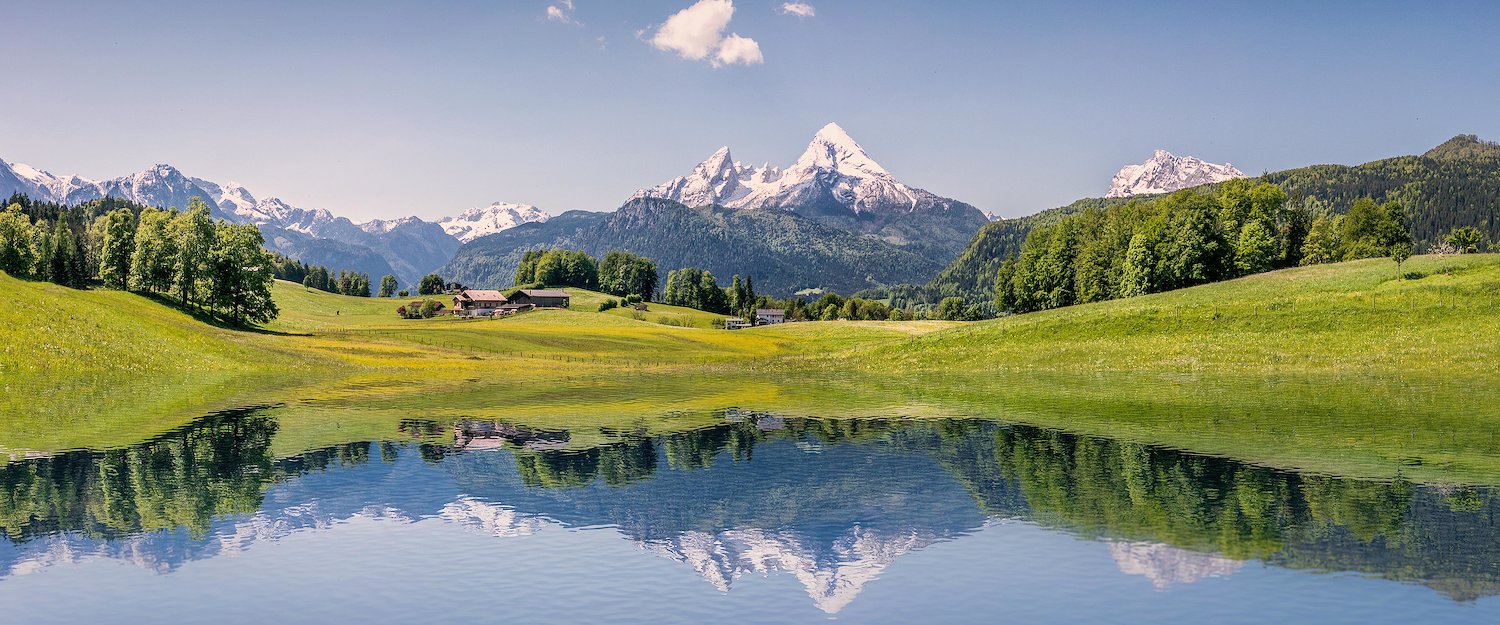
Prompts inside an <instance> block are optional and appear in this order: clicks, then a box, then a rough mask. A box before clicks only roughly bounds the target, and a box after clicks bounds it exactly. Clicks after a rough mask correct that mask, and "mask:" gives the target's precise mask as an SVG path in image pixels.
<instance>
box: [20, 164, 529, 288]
mask: <svg viewBox="0 0 1500 625" xmlns="http://www.w3.org/2000/svg"><path fill="white" fill-rule="evenodd" d="M13 193H22V194H25V195H26V196H28V197H31V198H33V199H36V200H40V201H46V202H56V203H59V204H81V203H83V202H87V201H90V200H96V199H99V198H102V197H116V198H121V199H126V200H130V201H132V202H135V203H137V204H143V205H146V206H157V207H171V208H179V209H182V208H186V207H187V205H188V201H189V200H190V199H192V198H193V197H199V198H202V199H203V200H204V201H205V202H207V203H208V204H209V206H210V209H211V211H212V213H213V216H214V217H216V218H219V219H224V220H227V221H231V222H235V223H249V224H255V225H256V226H258V227H260V229H261V231H262V232H263V233H264V234H265V238H266V247H267V248H269V249H272V250H276V251H278V252H281V253H283V254H286V255H288V256H291V257H294V258H298V259H300V260H302V261H304V262H306V263H309V264H317V265H324V266H327V267H330V268H333V269H351V270H354V271H359V272H363V273H367V274H370V275H371V276H373V277H378V276H381V275H385V274H387V273H393V274H394V275H395V276H396V277H397V279H398V280H399V281H400V282H401V283H402V284H403V285H408V286H410V285H414V284H416V282H417V281H418V280H420V279H421V277H422V276H423V275H426V274H427V273H429V272H431V271H433V270H435V269H437V268H439V267H441V266H443V265H444V264H445V263H447V262H448V261H449V260H451V259H452V258H453V255H454V253H455V252H457V250H458V248H459V246H460V245H461V244H462V243H461V241H460V238H461V237H460V236H456V235H454V234H449V232H450V231H457V232H458V233H459V234H460V235H462V237H463V240H464V241H467V240H470V239H473V238H477V237H480V236H483V235H485V234H491V233H494V232H499V231H501V230H505V229H507V228H511V227H514V226H516V225H519V224H522V223H526V222H532V221H545V220H546V219H547V217H548V216H547V214H546V213H543V212H541V211H540V210H538V209H537V208H536V207H534V206H530V205H525V204H504V203H499V202H497V203H495V204H492V205H490V206H488V207H479V208H471V209H469V210H467V211H465V212H464V213H463V214H461V215H459V216H458V217H450V218H447V219H444V220H443V221H442V222H441V223H442V225H441V226H440V225H439V223H434V222H428V221H423V220H421V219H419V218H417V217H402V218H399V219H389V220H387V219H376V220H372V221H369V222H365V223H358V224H357V223H355V222H353V221H351V220H349V219H348V218H345V217H340V216H338V215H335V214H333V213H332V212H330V211H328V210H326V209H321V208H303V207H300V206H295V205H293V204H291V203H289V202H287V201H285V200H283V199H281V198H278V197H257V196H256V195H255V194H254V193H251V192H250V190H249V189H247V188H245V187H244V186H243V185H241V184H239V183H238V182H232V181H231V182H228V183H223V184H221V183H218V182H214V181H211V180H206V179H203V178H193V177H188V176H186V175H184V174H183V173H182V172H181V171H179V170H178V169H177V168H175V167H172V166H171V165H165V164H162V165H155V166H153V167H151V168H150V169H146V170H144V171H140V172H137V173H134V174H131V175H128V176H121V177H119V178H114V179H110V180H102V181H101V180H91V179H88V178H83V177H81V176H66V177H63V176H56V175H53V174H51V173H49V172H47V171H45V170H42V169H39V168H36V167H32V166H30V165H26V164H23V163H8V162H6V161H3V160H0V198H4V197H9V196H10V195H11V194H13Z"/></svg>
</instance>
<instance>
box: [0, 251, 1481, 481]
mask: <svg viewBox="0 0 1500 625" xmlns="http://www.w3.org/2000/svg"><path fill="white" fill-rule="evenodd" d="M1404 269H1405V271H1407V272H1409V273H1411V274H1413V276H1414V278H1413V279H1405V280H1399V281H1398V280H1396V279H1395V277H1394V270H1395V266H1394V263H1391V262H1390V261H1388V260H1383V259H1374V260H1366V261H1357V262H1351V263H1344V264H1338V265H1324V266H1316V267H1306V268H1299V269H1291V270H1285V271H1279V272H1273V273H1268V274H1262V275H1257V276H1253V277H1249V278H1243V279H1239V280H1234V281H1229V282H1223V283H1217V284H1211V285H1205V286H1201V287H1196V288H1192V289H1184V290H1181V291H1175V292H1170V293H1162V294H1157V295H1151V296H1145V297H1139V298H1133V299H1125V300H1115V301H1110V302H1103V303H1098V304H1088V305H1082V306H1076V307H1072V308H1069V309H1064V310H1054V311H1047V312H1041V313H1034V314H1028V315H1020V316H1015V317H1009V318H1003V319H997V320H992V321H986V322H977V323H957V322H907V323H884V322H816V323H800V324H786V325H781V326H771V327H761V328H754V329H750V330H743V331H735V332H729V331H722V330H712V329H706V328H702V327H682V326H678V325H671V324H663V323H653V322H652V321H650V320H637V319H633V318H631V317H630V316H629V313H628V312H626V311H617V312H616V313H611V314H600V313H596V312H591V308H592V307H590V306H588V305H589V304H591V303H592V304H593V305H594V306H597V301H599V300H602V298H603V296H602V295H599V294H596V293H589V292H575V293H574V297H575V300H574V301H575V310H541V311H535V312H532V313H527V314H522V315H518V316H516V317H513V318H506V319H498V320H480V321H461V320H456V319H452V318H437V319H428V320H405V319H399V318H397V317H396V316H395V314H394V307H395V305H397V304H399V303H400V302H399V301H396V300H377V299H368V298H349V297H343V296H337V295H331V294H327V293H322V292H309V291H307V290H306V289H303V288H302V287H301V286H299V285H293V284H289V283H278V284H277V285H276V286H275V291H274V293H275V296H276V299H277V301H278V302H279V303H280V305H281V307H282V309H283V316H282V318H280V319H278V320H277V321H276V322H274V323H272V324H271V325H270V327H269V328H268V329H267V331H265V332H239V331H232V330H227V329H222V328H216V327H213V326H209V325H206V324H203V323H200V322H199V321H197V320H195V319H194V318H193V317H191V316H190V315H187V314H184V313H181V312H179V311H176V310H174V309H172V308H170V307H168V306H165V305H163V304H160V303H158V302H155V301H152V300H149V299H146V298H142V297H139V296H135V295H130V294H124V293H116V292H107V291H82V292H80V291H72V290H68V289H62V288H59V287H55V286H52V285H47V284H42V283H33V282H24V281H19V280H14V279H11V278H8V277H3V276H0V290H3V292H5V293H7V295H8V299H9V300H11V301H12V302H13V303H12V305H10V306H8V307H5V308H3V309H0V329H3V331H4V332H5V333H6V335H5V337H4V338H5V339H6V340H7V345H8V348H7V349H6V350H5V351H4V352H0V363H3V364H4V368H3V369H0V376H3V383H4V385H5V388H6V390H7V392H6V393H5V395H4V397H3V398H0V415H4V416H5V418H3V419H0V459H3V457H5V456H6V455H7V453H26V450H43V451H47V450H58V449H66V448H70V447H78V446H89V447H101V446H114V445H120V444H127V443H130V442H134V441H138V440H141V439H143V438H145V437H147V436H149V435H150V434H152V433H154V432H160V431H162V430H163V429H166V428H170V427H173V426H176V425H181V424H183V423H186V422H188V421H190V420H191V419H193V418H196V417H198V416H201V415H202V414H204V413H205V412H209V411H212V410H216V409H222V408H230V407H237V406H245V405H257V404H263V405H276V406H279V408H277V409H276V410H277V414H278V415H279V416H278V420H279V422H280V423H281V424H282V427H283V428H284V430H283V432H282V433H281V434H278V441H277V446H278V449H282V450H284V451H285V452H286V453H292V452H295V451H297V450H300V449H306V448H311V447H317V446H322V445H327V444H333V443H338V442H347V441H354V440H369V439H371V438H380V437H389V436H395V435H397V433H398V432H401V431H404V430H400V429H399V428H401V427H405V426H402V425H400V424H402V423H406V422H407V421H409V420H411V419H431V420H433V421H434V423H441V422H444V421H445V420H452V419H457V418H462V417H471V418H485V419H505V420H508V421H510V422H517V423H524V424H531V425H534V426H538V427H554V428H556V427H574V428H576V429H578V433H577V436H578V439H577V440H578V442H579V444H585V443H587V442H588V441H592V440H599V439H601V437H604V438H608V436H610V435H609V434H608V433H609V432H631V431H637V430H640V429H641V428H646V429H648V430H655V429H657V428H661V429H663V430H666V429H670V428H674V427H678V425H679V424H682V423H699V422H711V421H713V420H715V419H718V418H720V417H718V416H715V415H717V414H718V413H717V411H718V410H721V409H724V408H729V407H734V408H739V409H745V410H763V411H770V412H777V413H782V414H810V415H821V416H841V417H860V416H870V415H894V414H899V415H906V416H912V417H921V416H966V417H981V418H995V419H1002V420H1007V421H1014V422H1020V423H1033V424H1037V425H1044V426H1049V427H1055V428H1061V429H1067V430H1072V431H1077V432H1082V433H1093V434H1101V435H1107V436H1111V437H1116V438H1119V439H1122V440H1129V441H1135V442H1142V443H1151V444H1159V445H1167V446H1172V447H1179V448H1185V449H1192V450H1196V451H1202V452H1206V453H1215V454H1222V455H1229V456H1234V457H1237V458H1241V459H1245V460H1249V461H1253V462H1258V463H1264V464H1267V465H1271V466H1277V467H1286V468H1299V469H1308V470H1315V471H1324V472H1330V473H1340V474H1347V475H1361V476H1371V477H1382V476H1383V477H1391V476H1392V475H1398V474H1399V475H1402V476H1405V477H1408V478H1410V479H1421V480H1429V481H1444V480H1449V481H1457V482H1465V483H1469V482H1473V483H1481V482H1483V483H1488V482H1490V481H1493V479H1492V478H1493V476H1497V475H1500V443H1497V442H1496V441H1500V420H1497V419H1495V418H1494V416H1493V406H1494V405H1497V404H1500V383H1497V377H1500V376H1497V373H1500V372H1497V371H1496V368H1495V366H1494V363H1495V362H1497V360H1500V340H1497V337H1500V309H1497V306H1500V302H1497V301H1495V300H1496V299H1500V256H1497V255H1472V256H1455V257H1445V258H1439V257H1418V258H1415V259H1413V260H1411V261H1409V262H1408V263H1407V265H1406V267H1405V268H1404ZM1416 275H1420V277H1415V276H1416ZM653 312H655V313H657V314H662V315H680V316H681V317H682V318H683V319H685V320H691V319H695V318H701V319H703V320H709V319H711V318H714V317H717V316H716V315H709V314H707V313H701V312H698V311H687V310H674V309H670V308H668V307H663V308H661V309H655V308H654V309H653ZM23 367H24V368H23ZM178 367H186V369H185V370H184V371H186V372H185V373H179V372H178V371H179V370H178V369H177V368H178ZM7 449H8V450H10V452H7ZM1486 476H1489V477H1486Z"/></svg>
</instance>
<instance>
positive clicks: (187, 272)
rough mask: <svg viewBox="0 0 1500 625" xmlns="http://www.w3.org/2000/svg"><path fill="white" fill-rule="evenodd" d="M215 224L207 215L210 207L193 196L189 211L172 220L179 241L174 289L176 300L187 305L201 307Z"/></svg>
mask: <svg viewBox="0 0 1500 625" xmlns="http://www.w3.org/2000/svg"><path fill="white" fill-rule="evenodd" d="M215 234H216V233H215V230H214V223H213V220H212V219H210V218H209V216H208V206H207V205H206V204H204V203H203V200H202V199H201V198H199V197H197V196H194V197H193V198H192V199H190V200H189V201H188V210H187V212H185V213H182V214H179V215H178V216H177V217H176V218H175V219H173V220H172V225H171V234H170V236H172V237H173V238H175V239H176V242H177V255H176V258H175V260H176V262H175V263H174V264H173V273H172V289H173V290H174V291H176V293H177V299H178V300H179V301H181V302H182V303H183V304H185V305H190V306H199V307H201V305H202V302H201V301H200V297H201V295H200V292H201V291H202V290H203V282H204V280H205V279H206V275H205V274H206V273H207V272H208V268H207V259H208V254H209V250H211V249H213V246H214V240H213V239H214V235H215Z"/></svg>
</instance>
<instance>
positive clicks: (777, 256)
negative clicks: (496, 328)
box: [443, 124, 989, 295]
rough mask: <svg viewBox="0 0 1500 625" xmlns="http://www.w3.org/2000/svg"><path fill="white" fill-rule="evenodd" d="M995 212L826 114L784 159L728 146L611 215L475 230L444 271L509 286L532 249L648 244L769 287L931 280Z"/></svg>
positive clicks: (674, 264)
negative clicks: (901, 173)
mask: <svg viewBox="0 0 1500 625" xmlns="http://www.w3.org/2000/svg"><path fill="white" fill-rule="evenodd" d="M988 222H989V217H988V216H987V215H985V214H984V213H983V212H981V211H980V210H979V209H977V208H974V207H973V206H970V205H968V204H965V203H963V202H960V201H957V200H952V199H949V198H945V197H941V196H938V195H936V194H934V193H931V192H928V191H925V190H922V189H918V188H914V187H911V186H908V185H906V184H904V183H902V182H900V181H899V180H897V179H896V178H895V177H894V176H892V175H891V173H890V172H888V171H887V170H886V169H885V168H883V167H881V166H880V164H879V163H876V162H875V160H874V159H872V158H871V157H870V156H869V155H868V154H867V153H866V152H865V151H864V148H862V147H860V145H859V144H858V143H856V142H855V141H854V139H853V138H851V137H850V136H849V134H848V133H846V132H845V131H844V129H843V128H840V127H839V126H838V125H837V124H828V125H827V126H824V127H823V128H822V129H821V130H819V131H818V132H817V134H816V135H814V136H813V138H812V141H811V142H809V143H808V145H807V147H806V148H805V149H804V150H803V152H802V155H801V156H800V157H799V158H798V159H797V160H796V161H795V162H794V163H792V165H790V166H788V167H786V168H785V169H783V168H779V167H775V166H771V165H769V164H767V165H761V166H754V165H745V164H742V163H739V162H736V161H735V160H734V159H733V157H732V156H731V155H730V151H729V148H728V147H724V148H720V149H719V150H717V151H715V152H714V153H713V155H711V156H709V158H708V160H705V161H703V162H702V163H700V164H698V165H697V166H696V167H694V168H693V170H692V171H691V172H689V173H688V174H687V175H685V176H681V177H678V178H674V179H672V180H669V181H667V182H665V183H662V184H660V185H657V186H655V187H651V188H648V189H641V190H640V191H637V192H636V193H635V194H634V195H632V196H631V198H630V199H629V200H628V201H627V202H626V203H625V205H624V206H622V207H620V209H619V210H616V211H614V212H612V213H583V212H575V213H565V214H563V215H561V216H559V217H557V218H556V219H554V220H553V221H551V222H547V223H532V224H526V225H524V226H521V227H517V228H512V229H509V230H504V231H502V232H499V233H497V234H493V235H490V236H485V237H481V238H477V239H475V240H473V241H471V242H470V243H468V244H467V245H465V246H464V247H463V248H462V249H460V250H459V251H458V254H457V255H456V256H455V258H454V259H453V262H451V263H449V265H448V266H447V267H445V268H444V269H443V273H444V275H445V276H450V277H452V278H453V279H455V280H457V281H459V282H463V283H465V284H477V285H484V286H509V285H510V282H511V279H512V276H513V274H514V272H515V267H516V265H517V264H518V263H519V262H520V258H521V256H522V255H523V254H524V253H525V252H526V251H527V250H531V249H539V248H547V247H567V248H573V249H581V250H584V251H586V252H589V253H591V254H595V255H598V254H603V253H605V252H608V251H610V250H625V251H629V252H633V253H637V254H642V255H645V256H648V257H651V258H653V259H655V260H656V261H657V264H658V266H659V268H660V269H661V270H662V271H667V270H670V269H675V268H678V267H684V266H695V267H699V268H703V269H707V270H709V271H710V272H712V273H713V274H714V275H715V276H716V277H719V278H725V279H727V278H729V277H730V276H731V275H734V274H739V275H743V276H752V277H753V278H754V279H755V283H756V286H757V288H759V289H760V290H761V291H763V292H771V293H777V294H783V295H784V294H789V293H794V292H797V291H801V290H805V289H820V288H821V289H831V290H836V291H839V292H843V293H848V292H852V291H856V290H859V289H864V288H869V287H874V286H881V285H887V284H896V283H902V282H911V281H925V280H926V279H927V278H929V277H931V276H932V275H934V274H935V273H936V272H937V271H938V269H940V268H941V267H942V266H943V265H944V264H946V263H948V262H949V261H950V260H952V258H953V257H954V256H955V255H956V254H957V253H958V252H959V251H960V250H962V249H963V247H964V245H965V244H966V243H967V242H968V241H969V239H970V238H971V237H972V236H973V234H974V232H975V231H977V230H978V229H979V228H980V227H981V226H983V225H984V224H986V223H988Z"/></svg>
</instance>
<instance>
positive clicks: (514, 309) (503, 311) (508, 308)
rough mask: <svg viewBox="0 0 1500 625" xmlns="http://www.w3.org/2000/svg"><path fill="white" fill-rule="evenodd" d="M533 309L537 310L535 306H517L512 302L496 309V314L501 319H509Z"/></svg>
mask: <svg viewBox="0 0 1500 625" xmlns="http://www.w3.org/2000/svg"><path fill="white" fill-rule="evenodd" d="M533 308H536V305H535V304H517V303H514V302H512V303H508V304H502V305H501V306H500V307H499V308H496V309H495V314H497V315H500V316H501V317H509V316H511V315H514V314H516V313H522V312H526V311H528V310H531V309H533Z"/></svg>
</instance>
